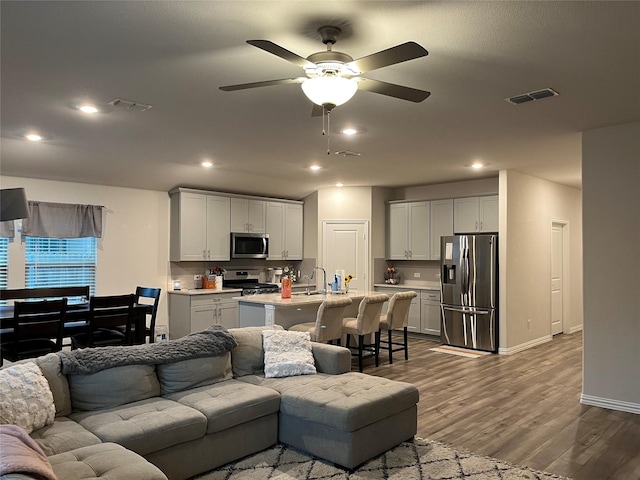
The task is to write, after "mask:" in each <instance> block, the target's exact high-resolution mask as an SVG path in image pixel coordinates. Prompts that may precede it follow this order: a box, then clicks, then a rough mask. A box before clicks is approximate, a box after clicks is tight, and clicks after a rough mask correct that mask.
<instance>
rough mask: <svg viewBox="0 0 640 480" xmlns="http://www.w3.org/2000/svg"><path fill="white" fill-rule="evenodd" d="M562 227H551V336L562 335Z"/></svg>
mask: <svg viewBox="0 0 640 480" xmlns="http://www.w3.org/2000/svg"><path fill="white" fill-rule="evenodd" d="M562 228H563V227H562V225H561V224H557V223H554V224H553V225H552V226H551V335H557V334H558V333H562V322H563V315H564V313H563V308H562V305H563V303H564V301H563V300H564V299H563V295H564V288H563V284H564V281H563V272H562V264H563V259H564V257H563V247H564V245H563V238H562V235H563V232H562Z"/></svg>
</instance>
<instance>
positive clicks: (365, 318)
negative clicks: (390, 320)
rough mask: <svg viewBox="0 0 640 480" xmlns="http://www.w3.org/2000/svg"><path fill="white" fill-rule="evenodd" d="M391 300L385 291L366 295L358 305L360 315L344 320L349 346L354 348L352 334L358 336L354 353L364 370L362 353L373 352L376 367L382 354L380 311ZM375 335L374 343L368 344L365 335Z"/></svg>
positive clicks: (360, 368) (344, 331)
mask: <svg viewBox="0 0 640 480" xmlns="http://www.w3.org/2000/svg"><path fill="white" fill-rule="evenodd" d="M387 300H389V296H388V295H386V294H384V293H379V294H376V295H370V296H367V297H364V298H363V299H362V300H361V301H360V305H359V306H358V316H357V317H356V318H353V317H347V318H345V319H344V320H342V333H344V334H346V335H347V348H349V349H352V347H351V345H350V342H351V335H354V336H355V335H357V336H358V350H357V352H356V353H353V351H352V354H354V355H357V356H358V369H359V371H360V372H362V353H363V352H364V351H367V352H372V353H373V356H374V358H375V362H376V367H377V366H378V358H379V355H380V313H381V312H382V304H383V303H384V302H386V301H387ZM366 335H374V343H373V344H366V343H365V336H366Z"/></svg>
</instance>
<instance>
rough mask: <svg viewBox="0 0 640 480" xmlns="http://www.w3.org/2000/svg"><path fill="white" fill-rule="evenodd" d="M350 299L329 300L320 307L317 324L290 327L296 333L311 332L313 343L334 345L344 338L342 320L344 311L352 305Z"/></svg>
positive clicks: (308, 323)
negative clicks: (333, 343)
mask: <svg viewBox="0 0 640 480" xmlns="http://www.w3.org/2000/svg"><path fill="white" fill-rule="evenodd" d="M351 303H352V302H351V299H350V298H349V297H346V296H345V297H342V298H331V299H327V300H325V301H324V302H322V303H321V304H320V307H318V313H317V315H316V321H315V322H306V323H299V324H297V325H293V326H291V327H289V330H294V331H296V332H309V334H310V335H311V341H312V342H320V343H327V342H329V343H332V342H333V341H334V340H337V343H338V345H340V340H341V338H342V319H343V318H344V310H345V309H346V308H347V307H348V306H349V305H351Z"/></svg>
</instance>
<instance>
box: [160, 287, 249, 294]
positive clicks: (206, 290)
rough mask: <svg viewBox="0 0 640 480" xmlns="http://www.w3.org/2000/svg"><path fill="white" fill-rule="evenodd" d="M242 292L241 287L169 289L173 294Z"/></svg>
mask: <svg viewBox="0 0 640 480" xmlns="http://www.w3.org/2000/svg"><path fill="white" fill-rule="evenodd" d="M237 292H242V289H241V288H223V289H222V290H216V289H215V288H183V289H182V290H169V293H173V294H174V295H210V294H212V293H213V294H220V293H237Z"/></svg>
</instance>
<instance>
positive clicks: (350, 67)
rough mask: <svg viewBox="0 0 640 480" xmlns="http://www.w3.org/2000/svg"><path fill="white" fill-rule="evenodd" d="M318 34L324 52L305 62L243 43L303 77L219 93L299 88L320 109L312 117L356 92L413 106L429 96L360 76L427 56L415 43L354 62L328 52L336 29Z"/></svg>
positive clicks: (264, 44) (265, 44) (263, 43)
mask: <svg viewBox="0 0 640 480" xmlns="http://www.w3.org/2000/svg"><path fill="white" fill-rule="evenodd" d="M318 33H319V34H320V37H321V38H322V43H324V44H325V45H326V46H327V50H326V51H323V52H317V53H313V54H311V55H309V56H308V57H307V58H303V57H301V56H299V55H297V54H295V53H293V52H290V51H289V50H287V49H285V48H283V47H281V46H279V45H276V44H275V43H273V42H271V41H269V40H247V43H248V44H250V45H253V46H254V47H258V48H260V49H262V50H264V51H266V52H269V53H271V54H273V55H276V56H278V57H280V58H282V59H284V60H287V61H288V62H291V63H293V64H294V65H297V66H299V67H302V69H303V70H304V73H305V75H306V76H302V77H296V78H282V79H278V80H266V81H262V82H252V83H242V84H238V85H227V86H223V87H220V90H223V91H225V92H230V91H234V90H244V89H248V88H256V87H267V86H271V85H284V84H289V83H296V84H300V85H301V87H302V90H303V92H304V93H305V95H306V96H307V97H308V98H309V100H311V101H312V102H313V103H314V104H315V105H317V106H319V107H322V108H321V109H318V108H314V112H313V115H321V114H322V112H323V111H327V112H328V111H330V110H332V109H333V108H334V107H336V106H338V105H342V104H343V103H346V102H347V101H349V100H350V99H351V98H352V97H353V96H354V95H355V93H356V91H358V90H366V91H368V92H373V93H379V94H381V95H387V96H389V97H394V98H399V99H402V100H408V101H410V102H416V103H418V102H422V101H423V100H425V99H426V98H427V97H428V96H429V95H431V93H430V92H427V91H425V90H418V89H416V88H411V87H405V86H402V85H396V84H393V83H387V82H382V81H380V80H373V79H370V78H365V77H362V76H361V74H363V73H366V72H370V71H372V70H376V69H378V68H382V67H387V66H389V65H394V64H396V63H401V62H406V61H408V60H413V59H415V58H420V57H424V56H426V55H428V54H429V52H427V50H425V49H424V48H423V47H421V46H420V45H418V44H417V43H415V42H406V43H403V44H401V45H396V46H395V47H391V48H388V49H386V50H382V51H380V52H377V53H373V54H371V55H368V56H366V57H362V58H359V59H357V60H354V59H353V58H352V57H351V56H349V55H347V54H346V53H342V52H336V51H333V50H332V46H333V45H334V44H335V43H336V41H337V39H338V36H339V35H340V33H341V30H340V28H338V27H335V26H323V27H320V28H319V29H318Z"/></svg>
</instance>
